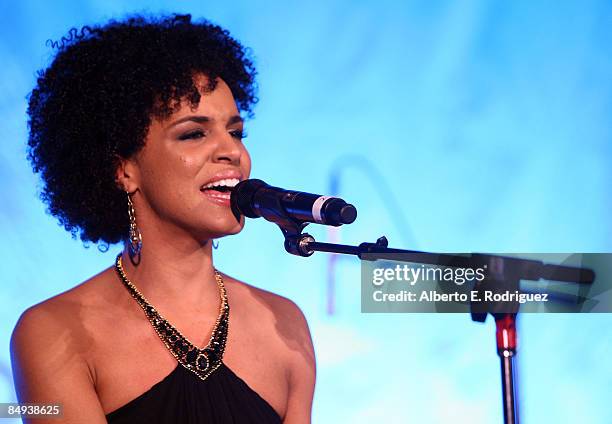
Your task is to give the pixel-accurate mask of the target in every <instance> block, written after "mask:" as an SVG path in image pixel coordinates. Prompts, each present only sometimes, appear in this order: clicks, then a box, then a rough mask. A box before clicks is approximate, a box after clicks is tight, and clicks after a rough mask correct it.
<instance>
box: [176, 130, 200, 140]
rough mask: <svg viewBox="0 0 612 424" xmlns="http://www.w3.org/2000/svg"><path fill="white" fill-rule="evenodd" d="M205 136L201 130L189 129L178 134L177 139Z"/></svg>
mask: <svg viewBox="0 0 612 424" xmlns="http://www.w3.org/2000/svg"><path fill="white" fill-rule="evenodd" d="M205 136H206V133H205V132H204V131H203V130H194V131H189V132H187V133H185V134H182V135H181V136H179V140H193V139H197V138H202V137H205Z"/></svg>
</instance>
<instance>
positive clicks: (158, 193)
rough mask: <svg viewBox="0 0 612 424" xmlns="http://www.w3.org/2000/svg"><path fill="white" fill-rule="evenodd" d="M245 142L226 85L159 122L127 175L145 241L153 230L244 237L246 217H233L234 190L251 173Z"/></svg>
mask: <svg viewBox="0 0 612 424" xmlns="http://www.w3.org/2000/svg"><path fill="white" fill-rule="evenodd" d="M204 78H205V77H204V76H202V77H200V78H199V79H196V82H198V83H199V84H202V83H203V82H205V79H204ZM242 137H243V121H242V119H241V118H240V115H239V112H238V109H237V107H236V102H235V101H234V97H233V95H232V93H231V91H230V89H229V87H228V86H227V84H226V83H225V82H223V81H222V80H218V83H217V86H216V88H215V90H214V91H212V92H208V93H206V92H204V93H202V97H201V99H200V103H199V105H198V106H197V108H196V109H194V110H192V109H191V108H190V105H189V104H188V103H183V104H182V106H181V108H180V110H178V111H177V112H175V113H174V114H173V115H172V116H171V117H170V118H168V119H166V120H163V121H160V120H153V122H152V123H151V126H150V129H149V133H148V136H147V139H146V141H145V146H144V147H143V149H142V150H141V151H140V152H139V153H138V154H137V155H135V157H134V158H133V159H131V160H130V161H129V162H128V163H127V164H126V165H124V172H123V174H124V177H125V175H127V174H128V173H129V174H130V176H129V178H128V179H129V184H131V187H128V190H129V191H130V193H133V192H134V191H136V193H134V195H133V196H132V198H133V201H134V206H135V209H136V214H137V221H138V222H139V225H141V226H143V236H145V237H146V230H147V229H146V226H147V225H155V226H158V228H160V227H159V226H160V225H162V226H164V227H163V228H168V229H176V230H179V231H184V232H187V233H189V234H191V235H193V236H195V237H197V238H198V239H200V240H201V241H203V240H208V239H210V238H218V237H221V236H224V235H227V234H235V233H237V232H239V231H240V230H241V229H242V226H243V225H244V218H241V219H240V222H239V221H237V220H236V218H235V217H234V215H233V214H232V212H231V209H230V203H229V195H230V192H229V187H231V186H233V185H235V184H236V183H237V182H238V181H241V180H244V179H247V178H248V176H249V173H250V170H251V161H250V157H249V154H248V152H247V150H246V148H245V147H244V145H243V144H242ZM124 181H125V180H124ZM124 185H125V184H124ZM143 221H144V222H143Z"/></svg>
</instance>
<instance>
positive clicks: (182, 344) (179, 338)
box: [115, 254, 229, 380]
mask: <svg viewBox="0 0 612 424" xmlns="http://www.w3.org/2000/svg"><path fill="white" fill-rule="evenodd" d="M115 269H116V270H117V274H119V278H120V279H121V281H122V282H123V284H124V285H125V287H126V288H127V289H128V291H129V292H130V294H131V295H132V297H133V298H134V299H136V301H137V302H138V304H139V305H140V306H141V307H142V310H143V311H144V313H145V315H146V316H147V319H148V320H149V322H150V323H151V325H152V326H153V328H154V329H155V332H156V333H157V335H158V336H159V338H160V339H161V341H162V342H163V343H164V345H166V347H167V348H168V350H169V351H170V353H171V354H172V356H174V357H175V358H176V360H177V361H178V362H179V363H180V364H181V365H182V366H183V367H185V368H187V369H188V370H189V371H191V372H193V373H194V374H195V375H197V376H198V377H199V378H201V379H202V380H205V379H206V378H207V377H208V376H209V375H210V374H211V373H212V372H213V371H214V370H216V369H217V368H219V366H220V365H221V362H222V359H223V352H224V351H225V343H226V342H227V330H228V325H229V303H228V302H227V292H226V291H225V286H224V285H223V278H222V277H221V274H219V272H218V271H217V270H216V269H215V279H216V280H217V285H218V286H219V293H220V298H221V306H220V307H219V316H218V317H217V321H216V322H215V326H214V327H213V331H212V334H211V335H210V340H209V342H208V344H207V345H206V346H205V347H204V348H203V349H200V348H198V347H197V346H195V345H194V344H193V343H191V342H190V341H189V340H187V338H186V337H185V336H183V335H182V334H181V332H180V331H178V330H177V329H176V328H175V327H174V326H173V325H172V324H170V323H169V322H168V321H167V320H166V319H165V318H164V317H163V316H161V315H160V314H159V312H157V310H156V309H155V308H154V307H153V306H152V305H151V304H150V303H149V302H148V301H147V299H146V298H145V297H144V296H143V295H142V293H140V291H139V290H138V289H137V288H136V286H134V284H132V282H131V281H130V280H129V279H128V278H127V275H125V271H124V270H123V262H122V260H121V254H119V255H117V260H116V261H115Z"/></svg>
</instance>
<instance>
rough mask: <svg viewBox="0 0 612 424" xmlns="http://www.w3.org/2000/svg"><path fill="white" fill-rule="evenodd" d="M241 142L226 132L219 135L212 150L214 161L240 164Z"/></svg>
mask: <svg viewBox="0 0 612 424" xmlns="http://www.w3.org/2000/svg"><path fill="white" fill-rule="evenodd" d="M241 144H242V142H241V141H240V140H236V139H234V138H233V137H232V135H231V134H229V133H227V132H226V133H225V134H224V135H223V136H222V137H220V140H219V143H218V144H217V148H216V149H215V152H214V161H215V162H220V163H230V164H234V165H238V164H240V157H241V156H242V148H241V147H242V146H241Z"/></svg>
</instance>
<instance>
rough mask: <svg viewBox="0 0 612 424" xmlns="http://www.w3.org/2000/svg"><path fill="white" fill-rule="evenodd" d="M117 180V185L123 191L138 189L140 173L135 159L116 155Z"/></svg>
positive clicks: (132, 191) (131, 191) (130, 191)
mask: <svg viewBox="0 0 612 424" xmlns="http://www.w3.org/2000/svg"><path fill="white" fill-rule="evenodd" d="M115 160H116V163H117V165H116V168H115V182H116V183H117V187H119V188H120V189H121V190H123V191H127V192H129V193H134V192H135V191H136V190H138V186H139V175H140V173H139V172H138V165H137V164H136V161H134V160H133V159H126V158H122V157H119V156H116V157H115Z"/></svg>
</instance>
